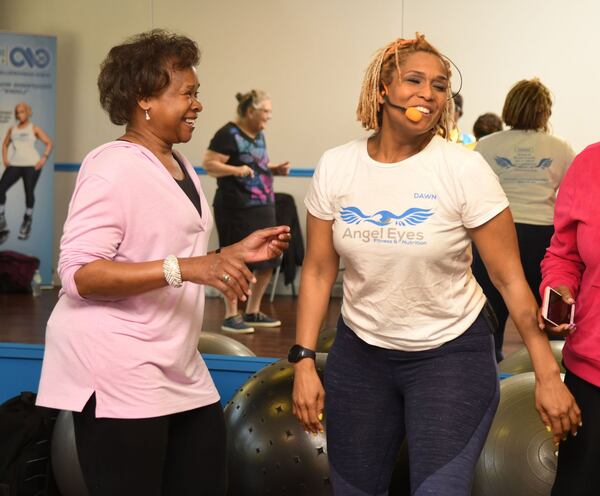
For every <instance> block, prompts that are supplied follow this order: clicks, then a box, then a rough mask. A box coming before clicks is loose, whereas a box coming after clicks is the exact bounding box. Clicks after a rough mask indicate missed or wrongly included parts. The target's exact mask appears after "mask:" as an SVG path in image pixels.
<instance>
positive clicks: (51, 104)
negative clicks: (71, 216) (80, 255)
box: [0, 31, 56, 284]
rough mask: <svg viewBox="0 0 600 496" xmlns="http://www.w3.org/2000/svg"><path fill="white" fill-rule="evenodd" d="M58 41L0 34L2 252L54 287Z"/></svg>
mask: <svg viewBox="0 0 600 496" xmlns="http://www.w3.org/2000/svg"><path fill="white" fill-rule="evenodd" d="M55 115H56V38H55V37H53V36H38V35H31V34H19V33H9V32H6V31H0V139H1V140H2V162H1V163H2V165H1V166H0V250H12V251H17V252H20V253H25V254H27V255H32V256H35V257H37V258H39V259H40V273H41V275H42V282H43V283H44V284H51V283H52V260H53V259H52V249H53V234H54V208H53V206H54V198H53V193H54V181H53V176H54V153H53V151H54V144H55Z"/></svg>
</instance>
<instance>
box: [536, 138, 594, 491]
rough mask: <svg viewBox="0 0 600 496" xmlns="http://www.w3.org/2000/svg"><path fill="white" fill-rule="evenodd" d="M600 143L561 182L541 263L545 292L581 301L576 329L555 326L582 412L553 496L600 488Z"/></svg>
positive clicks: (566, 442)
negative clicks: (551, 233)
mask: <svg viewBox="0 0 600 496" xmlns="http://www.w3.org/2000/svg"><path fill="white" fill-rule="evenodd" d="M599 196H600V143H596V144H593V145H591V146H589V147H587V148H586V149H585V150H584V151H583V152H581V153H580V154H579V155H577V157H576V158H575V160H574V161H573V163H572V165H571V167H570V168H569V170H568V171H567V173H566V175H565V178H564V180H563V182H562V183H561V186H560V189H559V193H558V198H557V201H556V207H555V211H554V229H555V231H554V236H553V237H552V241H551V243H550V247H549V248H548V250H547V251H546V255H545V257H544V259H543V261H542V264H541V267H542V283H541V285H540V294H542V295H543V294H544V291H545V289H546V287H547V286H550V287H552V288H554V289H556V290H557V291H558V292H559V293H561V294H562V297H563V300H564V301H565V302H567V303H576V305H575V319H574V326H570V325H569V324H562V325H560V326H558V327H550V328H549V329H548V330H549V331H551V332H555V333H559V334H566V335H567V339H566V342H565V346H564V348H563V365H564V367H565V369H566V375H565V384H566V385H567V387H568V388H569V390H570V391H571V393H572V394H573V396H574V397H575V400H576V401H577V404H578V405H579V408H580V409H581V419H582V425H581V427H580V428H579V429H578V431H577V436H576V437H575V436H567V437H566V438H563V441H562V443H561V444H560V449H559V452H558V453H559V456H558V468H557V474H556V481H555V483H554V487H553V489H552V496H562V495H569V496H592V495H597V494H598V490H599V489H598V488H600V471H598V460H600V422H599V421H598V419H599V418H600V306H599V303H600V251H599V250H598V242H599V241H600V204H599V203H598V200H597V199H598V197H599Z"/></svg>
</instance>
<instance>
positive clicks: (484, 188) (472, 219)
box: [457, 151, 509, 229]
mask: <svg viewBox="0 0 600 496" xmlns="http://www.w3.org/2000/svg"><path fill="white" fill-rule="evenodd" d="M460 164H461V165H460V170H459V174H458V176H457V179H458V184H457V194H458V198H457V199H458V201H459V202H460V205H461V212H462V214H461V215H462V223H463V225H464V226H465V227H467V228H469V229H472V228H475V227H479V226H481V225H482V224H485V223H486V222H487V221H489V220H490V219H492V218H494V217H495V216H496V215H498V214H499V213H500V212H502V211H503V210H504V209H505V208H506V207H508V205H509V202H508V199H507V198H506V194H505V193H504V190H503V189H502V186H501V185H500V181H499V180H498V176H496V174H495V173H494V171H493V170H492V169H491V168H490V166H489V164H488V163H487V162H486V161H485V159H484V158H483V157H482V156H481V155H480V154H479V153H473V152H471V151H469V152H468V154H467V153H465V155H464V157H463V158H462V160H461V161H460Z"/></svg>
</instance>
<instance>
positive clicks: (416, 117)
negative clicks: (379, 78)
mask: <svg viewBox="0 0 600 496" xmlns="http://www.w3.org/2000/svg"><path fill="white" fill-rule="evenodd" d="M383 100H384V101H385V103H387V104H388V105H389V106H390V107H393V108H395V109H398V110H400V111H401V112H403V113H404V115H405V116H406V118H407V119H408V120H409V121H413V122H419V121H420V120H421V119H422V118H423V114H422V113H421V112H420V111H419V110H417V109H416V108H415V107H408V108H407V107H403V106H401V105H396V104H395V103H392V102H391V101H390V99H389V97H388V96H387V94H385V95H384V96H383Z"/></svg>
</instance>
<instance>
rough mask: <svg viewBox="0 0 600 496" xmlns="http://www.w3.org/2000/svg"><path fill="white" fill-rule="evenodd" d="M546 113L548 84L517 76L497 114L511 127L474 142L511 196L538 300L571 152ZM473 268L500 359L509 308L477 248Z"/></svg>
mask: <svg viewBox="0 0 600 496" xmlns="http://www.w3.org/2000/svg"><path fill="white" fill-rule="evenodd" d="M551 114H552V98H551V96H550V91H549V90H548V88H546V86H544V85H543V84H542V82H541V81H540V80H539V79H537V78H534V79H531V80H526V79H524V80H522V81H519V82H518V83H516V84H515V85H514V86H513V87H512V88H511V90H510V91H509V92H508V95H507V96H506V100H505V102H504V109H503V110H502V119H503V120H504V122H505V123H506V125H507V126H510V129H508V130H506V131H501V132H499V133H494V134H491V135H490V136H487V137H485V138H484V139H482V140H481V141H479V142H478V143H477V146H476V148H475V151H478V152H479V153H481V155H483V158H485V160H486V161H487V163H488V164H490V167H491V168H492V169H493V171H494V172H495V173H496V175H497V176H498V179H499V180H500V185H501V186H502V188H503V189H504V192H505V193H506V196H507V198H508V201H509V202H510V210H511V212H512V215H513V219H514V221H515V228H516V230H517V238H518V243H519V253H520V255H521V264H522V265H523V269H524V271H525V278H526V279H527V282H528V283H529V287H530V288H531V291H532V292H533V294H534V295H535V296H536V298H537V301H538V305H539V304H541V300H540V298H539V296H538V291H537V290H538V288H539V287H540V283H541V282H542V276H541V272H540V264H541V263H542V259H543V258H544V254H545V253H546V248H547V247H548V246H550V239H551V238H552V234H554V226H553V218H554V204H555V202H556V192H557V190H558V187H559V185H560V182H561V181H562V178H563V176H564V175H565V172H566V171H567V167H569V165H570V164H571V162H572V161H573V158H574V157H575V152H574V151H573V148H571V145H569V143H567V142H566V141H564V140H562V139H560V138H557V137H556V136H552V135H551V134H549V128H548V120H549V119H550V115H551ZM473 274H474V275H475V278H476V279H477V282H479V284H480V285H481V287H482V288H483V292H484V293H485V295H486V296H487V298H488V301H489V302H490V304H491V306H492V308H493V309H494V312H495V313H496V316H497V318H498V332H497V333H496V335H495V345H496V359H497V360H498V361H500V360H502V344H503V342H504V326H505V324H506V319H507V318H508V308H507V307H506V304H505V303H504V301H503V299H502V296H501V295H500V293H499V292H498V290H497V289H496V288H495V287H494V285H493V283H492V281H491V280H490V278H489V277H488V275H487V272H486V270H485V265H484V263H483V260H482V259H481V257H480V256H479V254H478V252H477V251H476V250H475V251H474V253H473Z"/></svg>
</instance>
